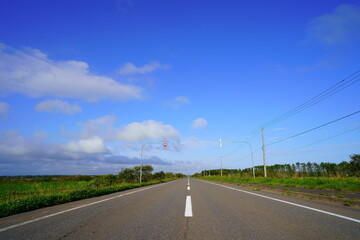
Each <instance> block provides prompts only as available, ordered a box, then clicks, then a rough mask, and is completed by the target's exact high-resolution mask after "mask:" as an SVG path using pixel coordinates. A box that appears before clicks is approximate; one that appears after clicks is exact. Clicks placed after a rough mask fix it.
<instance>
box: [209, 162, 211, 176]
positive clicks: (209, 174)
mask: <svg viewBox="0 0 360 240" xmlns="http://www.w3.org/2000/svg"><path fill="white" fill-rule="evenodd" d="M209 176H211V166H210V159H209Z"/></svg>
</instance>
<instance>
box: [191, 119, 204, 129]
mask: <svg viewBox="0 0 360 240" xmlns="http://www.w3.org/2000/svg"><path fill="white" fill-rule="evenodd" d="M207 125H208V122H207V121H206V120H205V119H204V118H197V119H195V120H194V121H193V123H192V127H193V128H196V129H198V128H204V127H206V126H207Z"/></svg>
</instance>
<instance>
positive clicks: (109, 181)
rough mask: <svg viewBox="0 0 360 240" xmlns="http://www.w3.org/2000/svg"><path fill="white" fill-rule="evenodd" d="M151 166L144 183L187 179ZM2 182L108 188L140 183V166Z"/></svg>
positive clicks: (145, 167)
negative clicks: (68, 183) (103, 172)
mask: <svg viewBox="0 0 360 240" xmlns="http://www.w3.org/2000/svg"><path fill="white" fill-rule="evenodd" d="M153 170H154V168H153V167H152V166H151V165H143V167H142V182H149V181H155V180H164V179H175V178H183V177H185V175H184V174H182V173H172V172H163V171H160V172H155V173H152V172H153ZM0 181H12V182H50V181H92V183H93V185H97V186H104V185H106V186H108V185H113V184H118V183H138V182H140V166H135V167H133V168H124V169H122V170H121V171H120V172H119V173H118V174H117V175H114V174H107V175H22V176H0Z"/></svg>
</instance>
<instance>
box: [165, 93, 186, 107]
mask: <svg viewBox="0 0 360 240" xmlns="http://www.w3.org/2000/svg"><path fill="white" fill-rule="evenodd" d="M184 104H190V99H189V98H188V97H185V96H178V97H176V98H174V99H172V100H171V101H169V102H168V103H167V104H166V105H167V106H169V107H171V108H172V109H178V108H180V107H181V106H182V105H184Z"/></svg>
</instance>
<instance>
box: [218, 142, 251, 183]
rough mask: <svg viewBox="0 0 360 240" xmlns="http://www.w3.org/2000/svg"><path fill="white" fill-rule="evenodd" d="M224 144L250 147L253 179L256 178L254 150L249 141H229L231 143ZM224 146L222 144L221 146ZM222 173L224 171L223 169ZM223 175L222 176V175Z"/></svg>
mask: <svg viewBox="0 0 360 240" xmlns="http://www.w3.org/2000/svg"><path fill="white" fill-rule="evenodd" d="M220 143H221V139H220ZM224 143H244V144H247V145H248V146H249V147H250V151H251V162H252V170H253V178H255V168H254V156H253V148H252V146H251V144H250V143H249V142H247V141H229V142H224ZM221 146H222V144H221ZM221 146H220V147H221ZM221 172H222V169H221ZM221 175H222V174H221Z"/></svg>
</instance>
